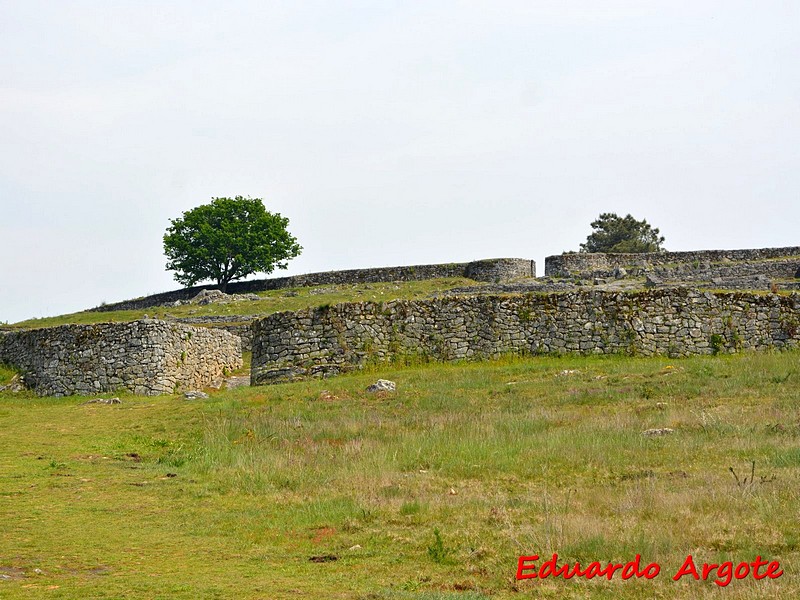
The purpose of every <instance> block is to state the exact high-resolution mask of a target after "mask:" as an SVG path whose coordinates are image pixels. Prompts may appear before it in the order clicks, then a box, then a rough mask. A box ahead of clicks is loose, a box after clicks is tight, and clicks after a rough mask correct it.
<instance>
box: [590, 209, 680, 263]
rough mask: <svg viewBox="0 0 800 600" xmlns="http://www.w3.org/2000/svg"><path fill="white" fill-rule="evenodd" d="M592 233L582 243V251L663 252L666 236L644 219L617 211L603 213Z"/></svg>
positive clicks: (593, 223) (594, 222)
mask: <svg viewBox="0 0 800 600" xmlns="http://www.w3.org/2000/svg"><path fill="white" fill-rule="evenodd" d="M592 229H593V230H594V231H593V232H592V233H591V235H589V236H588V237H587V238H586V243H585V244H581V252H621V253H631V252H663V251H664V250H665V249H664V248H663V247H662V246H661V244H663V243H664V236H659V235H658V234H659V231H658V229H653V228H652V227H651V226H650V224H649V223H648V222H647V221H646V220H644V219H642V220H641V221H637V220H636V219H634V218H633V217H632V216H631V215H627V216H625V218H622V217H619V216H618V215H617V214H616V213H603V214H601V215H600V217H599V218H598V219H597V220H596V221H593V222H592Z"/></svg>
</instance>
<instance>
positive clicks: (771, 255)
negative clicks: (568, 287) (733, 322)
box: [544, 246, 800, 279]
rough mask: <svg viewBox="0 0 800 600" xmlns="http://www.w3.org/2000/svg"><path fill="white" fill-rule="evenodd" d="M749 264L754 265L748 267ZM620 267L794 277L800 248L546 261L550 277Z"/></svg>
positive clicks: (701, 275)
mask: <svg viewBox="0 0 800 600" xmlns="http://www.w3.org/2000/svg"><path fill="white" fill-rule="evenodd" d="M776 259H783V260H776ZM737 263H738V264H737ZM747 263H753V264H752V265H750V266H747ZM618 268H624V269H626V270H628V271H631V270H634V273H635V270H650V271H656V270H657V271H660V272H661V274H662V276H666V277H673V276H674V277H677V276H682V275H685V274H688V273H692V272H694V275H695V278H696V279H711V278H712V277H742V276H745V275H753V274H764V275H767V276H769V277H776V278H792V277H795V276H797V273H798V269H800V247H797V246H794V247H787V248H760V249H754V250H697V251H693V252H650V253H643V254H594V253H581V252H576V253H572V254H559V255H556V256H548V257H547V258H545V261H544V272H545V275H546V276H550V277H579V278H591V277H611V276H613V275H614V271H615V270H616V269H618Z"/></svg>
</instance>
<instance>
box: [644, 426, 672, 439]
mask: <svg viewBox="0 0 800 600" xmlns="http://www.w3.org/2000/svg"><path fill="white" fill-rule="evenodd" d="M670 433H675V430H674V429H670V428H669V427H661V428H660V429H647V430H645V431H643V432H642V435H645V436H647V437H651V436H654V435H669V434H670Z"/></svg>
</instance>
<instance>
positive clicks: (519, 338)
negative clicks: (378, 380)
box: [251, 288, 800, 384]
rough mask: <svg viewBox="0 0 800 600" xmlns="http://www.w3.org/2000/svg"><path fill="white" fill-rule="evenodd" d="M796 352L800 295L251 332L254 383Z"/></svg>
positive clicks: (614, 302)
mask: <svg viewBox="0 0 800 600" xmlns="http://www.w3.org/2000/svg"><path fill="white" fill-rule="evenodd" d="M799 344H800V295H797V294H794V295H792V296H781V295H774V294H764V295H758V294H752V293H727V292H726V293H710V292H706V293H701V292H698V291H693V290H687V289H680V288H679V289H663V290H661V289H659V290H649V291H643V292H635V293H613V292H599V291H592V292H569V293H556V294H528V295H522V296H475V297H450V298H438V299H434V300H420V301H395V302H389V303H385V304H381V303H372V302H366V303H357V304H340V305H337V306H333V307H330V308H319V309H315V310H304V311H299V312H294V313H288V312H287V313H278V314H274V315H271V316H269V317H266V318H264V319H261V320H258V321H255V322H254V323H253V362H252V374H251V381H252V383H253V384H262V383H270V382H275V381H282V380H287V379H291V378H294V377H306V376H313V375H327V374H335V373H339V372H342V371H346V370H349V369H353V368H357V367H358V366H360V365H363V364H365V363H366V362H371V361H377V362H382V361H388V360H392V359H397V358H402V357H407V356H409V355H411V356H420V357H426V358H430V359H434V360H457V359H478V358H492V357H499V356H501V355H503V354H506V353H564V352H575V353H581V354H607V353H618V352H625V353H635V354H641V355H654V354H665V355H670V356H683V355H689V354H710V353H712V352H717V351H735V350H739V349H755V350H766V349H770V348H778V349H781V348H794V347H798V345H799Z"/></svg>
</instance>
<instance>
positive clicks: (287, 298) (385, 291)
mask: <svg viewBox="0 0 800 600" xmlns="http://www.w3.org/2000/svg"><path fill="white" fill-rule="evenodd" d="M472 285H477V282H475V281H473V280H472V279H464V278H446V279H427V280H424V281H403V282H385V283H358V284H341V285H322V286H316V287H298V288H289V289H281V290H272V291H268V292H259V293H258V294H257V295H258V296H259V297H260V300H239V301H237V302H230V303H224V304H223V303H212V304H205V305H197V304H184V305H181V306H154V307H151V308H145V309H142V310H114V311H108V312H91V311H82V312H77V313H71V314H67V315H59V316H56V317H45V318H41V319H29V320H27V321H21V322H19V323H14V324H13V325H11V326H10V327H11V328H17V329H28V328H32V327H54V326H57V325H66V324H72V323H77V324H90V323H105V322H122V321H134V320H136V319H141V318H142V317H144V316H145V315H147V316H148V317H150V318H153V319H156V318H159V319H163V318H170V317H175V318H180V317H204V316H231V319H232V320H233V321H236V318H237V317H240V316H251V315H262V316H266V315H269V314H272V313H275V312H280V311H284V310H301V309H303V308H312V307H317V306H323V305H328V304H338V303H340V302H361V301H366V300H375V301H380V300H397V299H408V300H411V299H419V298H428V297H430V296H432V295H433V294H436V293H437V292H443V291H445V290H449V289H452V288H456V287H464V286H472Z"/></svg>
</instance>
